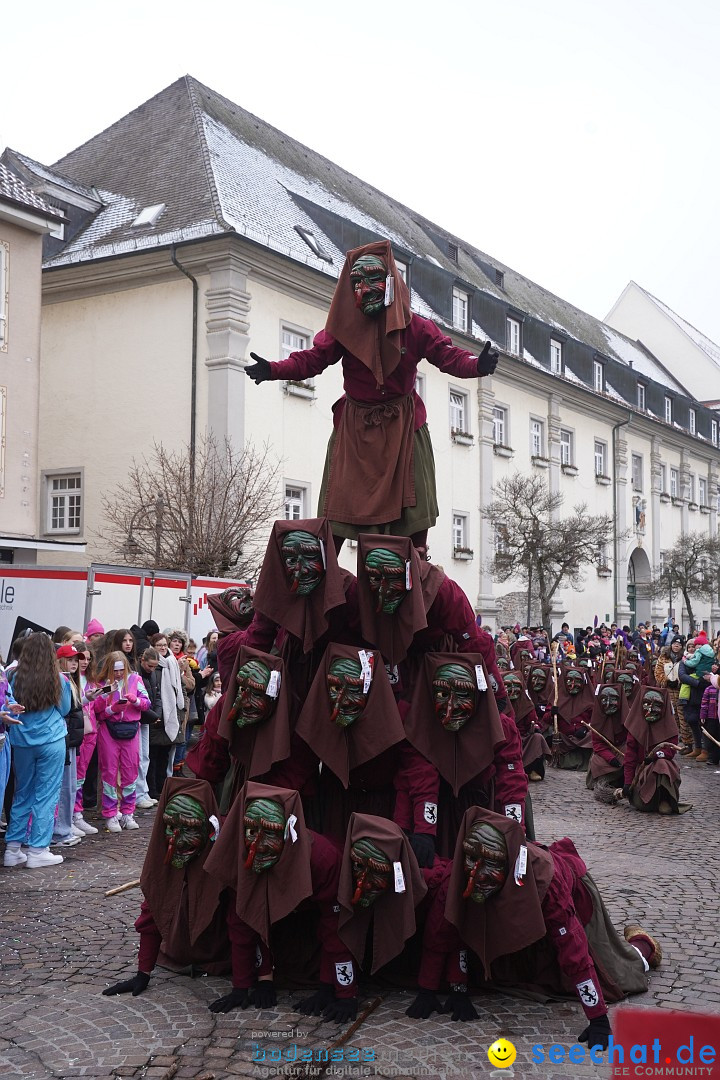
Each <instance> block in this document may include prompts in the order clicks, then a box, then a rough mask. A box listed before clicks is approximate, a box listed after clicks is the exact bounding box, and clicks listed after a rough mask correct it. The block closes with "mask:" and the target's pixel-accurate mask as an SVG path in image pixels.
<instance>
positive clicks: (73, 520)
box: [46, 473, 82, 533]
mask: <svg viewBox="0 0 720 1080" xmlns="http://www.w3.org/2000/svg"><path fill="white" fill-rule="evenodd" d="M46 483H47V523H46V530H47V532H53V533H54V532H63V533H79V532H80V526H81V523H82V476H81V474H80V473H64V474H63V475H61V476H48V477H47V478H46Z"/></svg>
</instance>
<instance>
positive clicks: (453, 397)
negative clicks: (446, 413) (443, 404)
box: [450, 390, 467, 433]
mask: <svg viewBox="0 0 720 1080" xmlns="http://www.w3.org/2000/svg"><path fill="white" fill-rule="evenodd" d="M466 425H467V394H463V393H461V392H460V391H459V390H451V391H450V430H451V432H456V431H458V432H463V433H466V432H467V426H466Z"/></svg>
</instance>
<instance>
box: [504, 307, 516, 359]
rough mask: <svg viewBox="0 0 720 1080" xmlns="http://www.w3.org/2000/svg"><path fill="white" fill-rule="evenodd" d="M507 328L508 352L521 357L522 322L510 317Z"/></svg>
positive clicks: (506, 324)
mask: <svg viewBox="0 0 720 1080" xmlns="http://www.w3.org/2000/svg"><path fill="white" fill-rule="evenodd" d="M505 326H506V338H507V351H508V352H509V353H512V355H513V356H520V322H519V320H518V319H511V318H510V317H509V316H508V318H507V320H506V323H505Z"/></svg>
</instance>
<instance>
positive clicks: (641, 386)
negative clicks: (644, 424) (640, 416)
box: [637, 382, 645, 411]
mask: <svg viewBox="0 0 720 1080" xmlns="http://www.w3.org/2000/svg"><path fill="white" fill-rule="evenodd" d="M637 407H638V409H642V410H643V411H644V410H645V383H641V382H639V383H638V384H637Z"/></svg>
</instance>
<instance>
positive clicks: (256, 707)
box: [230, 660, 277, 728]
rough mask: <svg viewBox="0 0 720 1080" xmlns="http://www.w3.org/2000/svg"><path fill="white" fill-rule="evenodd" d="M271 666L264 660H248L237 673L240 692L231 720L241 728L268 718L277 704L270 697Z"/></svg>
mask: <svg viewBox="0 0 720 1080" xmlns="http://www.w3.org/2000/svg"><path fill="white" fill-rule="evenodd" d="M269 683H270V668H269V667H268V666H267V664H264V663H263V662H262V660H248V662H247V663H246V664H243V666H242V667H241V668H240V670H239V671H238V673H237V684H238V692H237V696H236V698H235V702H234V704H233V707H232V710H231V712H230V720H231V721H233V720H234V721H235V723H236V724H237V726H238V727H239V728H244V727H248V726H249V725H252V724H260V723H262V721H263V720H267V719H268V717H269V716H271V715H272V712H273V710H274V708H275V705H276V704H277V698H272V697H268V694H267V688H268V685H269Z"/></svg>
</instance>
